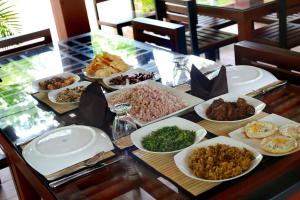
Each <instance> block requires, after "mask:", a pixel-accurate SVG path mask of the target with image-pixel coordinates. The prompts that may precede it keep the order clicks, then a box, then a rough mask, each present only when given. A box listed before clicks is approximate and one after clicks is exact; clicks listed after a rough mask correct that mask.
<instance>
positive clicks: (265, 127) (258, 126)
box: [245, 121, 278, 138]
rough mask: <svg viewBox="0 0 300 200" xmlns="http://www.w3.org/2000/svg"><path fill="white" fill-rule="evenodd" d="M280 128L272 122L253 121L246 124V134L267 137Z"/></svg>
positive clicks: (252, 136)
mask: <svg viewBox="0 0 300 200" xmlns="http://www.w3.org/2000/svg"><path fill="white" fill-rule="evenodd" d="M277 130H278V126H277V125H276V124H274V123H272V122H266V121H253V122H250V123H249V124H247V125H246V127H245V134H246V135H247V136H248V137H249V138H265V137H268V136H270V135H273V134H274V133H276V132H277Z"/></svg>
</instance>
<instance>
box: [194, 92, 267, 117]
mask: <svg viewBox="0 0 300 200" xmlns="http://www.w3.org/2000/svg"><path fill="white" fill-rule="evenodd" d="M265 106H266V104H265V103H264V102H262V101H260V100H258V99H255V98H252V97H249V96H243V95H237V94H231V93H227V94H224V95H221V96H218V97H215V98H213V99H210V100H208V101H205V102H203V103H201V104H199V105H197V106H195V108H194V109H195V111H196V113H197V114H198V115H199V116H200V117H202V118H203V119H206V120H209V121H213V122H241V121H246V120H249V119H250V118H252V117H254V116H256V115H258V114H259V113H260V112H262V110H263V109H264V108H265Z"/></svg>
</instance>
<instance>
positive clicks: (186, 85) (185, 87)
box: [175, 83, 191, 92]
mask: <svg viewBox="0 0 300 200" xmlns="http://www.w3.org/2000/svg"><path fill="white" fill-rule="evenodd" d="M175 89H176V90H180V91H182V92H188V91H190V90H191V85H190V84H189V83H184V84H181V85H177V86H176V87H175Z"/></svg>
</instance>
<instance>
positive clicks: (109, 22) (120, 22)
mask: <svg viewBox="0 0 300 200" xmlns="http://www.w3.org/2000/svg"><path fill="white" fill-rule="evenodd" d="M105 1H109V0H94V8H95V13H96V17H97V22H98V25H99V28H100V29H101V25H103V26H109V27H112V28H115V29H116V30H117V33H118V35H123V31H122V28H123V27H126V26H131V21H132V20H133V19H134V18H135V6H134V0H130V3H131V7H132V13H130V15H129V16H128V17H126V18H122V19H119V18H118V19H101V18H100V17H99V13H98V8H97V4H98V3H101V2H105ZM112 12H113V10H112ZM116 15H117V13H116ZM146 17H149V18H155V15H154V14H149V16H146Z"/></svg>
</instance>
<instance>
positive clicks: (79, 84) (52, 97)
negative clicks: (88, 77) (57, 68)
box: [48, 81, 91, 104]
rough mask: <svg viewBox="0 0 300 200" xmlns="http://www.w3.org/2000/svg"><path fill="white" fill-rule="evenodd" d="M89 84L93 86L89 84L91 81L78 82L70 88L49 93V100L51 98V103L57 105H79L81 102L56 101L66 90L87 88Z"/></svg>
mask: <svg viewBox="0 0 300 200" xmlns="http://www.w3.org/2000/svg"><path fill="white" fill-rule="evenodd" d="M89 84H91V82H89V81H82V82H77V83H75V84H72V85H70V86H67V87H64V88H60V89H57V90H54V91H51V92H49V93H48V98H49V100H50V101H52V102H53V103H56V104H73V103H79V101H76V102H57V101H56V97H57V95H58V93H60V92H62V91H64V90H66V89H67V88H69V89H72V88H76V87H79V86H84V87H85V88H86V87H87V86H88V85H89Z"/></svg>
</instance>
